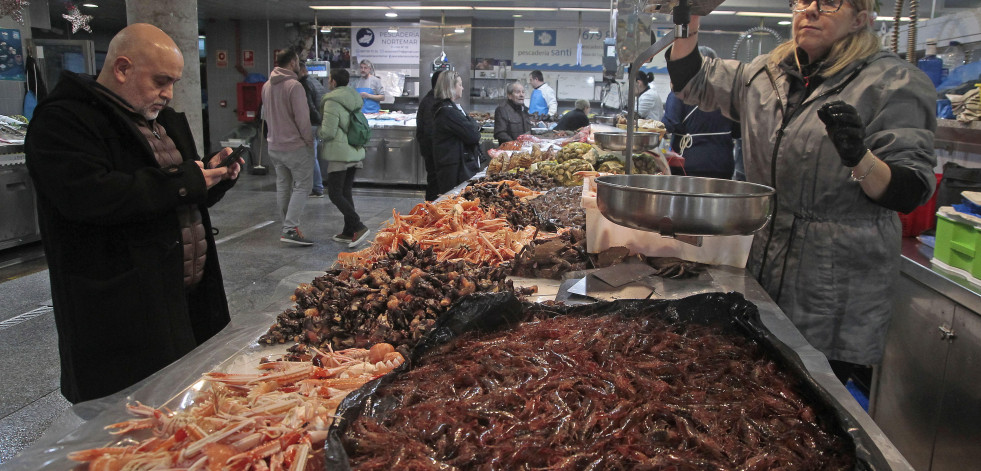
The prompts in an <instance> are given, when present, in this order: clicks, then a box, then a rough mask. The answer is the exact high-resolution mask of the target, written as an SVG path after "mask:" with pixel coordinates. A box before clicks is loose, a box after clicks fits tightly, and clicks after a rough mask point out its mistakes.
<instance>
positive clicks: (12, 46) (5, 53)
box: [0, 29, 26, 82]
mask: <svg viewBox="0 0 981 471" xmlns="http://www.w3.org/2000/svg"><path fill="white" fill-rule="evenodd" d="M0 80H19V81H21V82H23V81H24V80H26V75H25V73H24V55H23V50H22V49H21V44H20V30H19V29H0Z"/></svg>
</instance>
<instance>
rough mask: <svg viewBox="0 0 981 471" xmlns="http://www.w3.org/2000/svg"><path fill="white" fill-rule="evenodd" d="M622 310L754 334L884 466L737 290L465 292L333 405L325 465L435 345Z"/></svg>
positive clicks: (341, 462)
mask: <svg viewBox="0 0 981 471" xmlns="http://www.w3.org/2000/svg"><path fill="white" fill-rule="evenodd" d="M614 313H616V314H620V315H623V316H625V317H632V316H651V317H657V318H659V319H662V320H665V321H669V322H676V323H684V324H700V325H711V326H715V327H717V328H720V329H721V330H722V331H723V332H724V333H726V334H731V335H738V336H743V337H746V338H749V339H751V340H754V341H756V342H757V343H758V344H759V345H760V346H761V347H762V348H763V350H764V351H765V353H766V355H767V356H768V357H769V358H770V359H772V360H774V361H775V362H776V363H777V364H778V365H780V366H781V367H782V368H784V369H786V370H787V371H789V372H791V373H792V374H793V375H794V376H795V377H796V378H797V379H798V380H800V382H801V384H800V392H801V394H802V395H803V397H804V398H805V399H806V400H807V401H808V404H809V405H810V406H812V407H813V408H814V410H815V412H816V413H817V415H818V417H819V420H824V421H828V423H830V424H831V425H832V427H831V428H832V429H833V430H835V431H836V432H837V433H838V434H839V435H840V436H842V437H844V438H845V439H846V440H847V441H849V442H851V443H853V444H854V447H855V468H854V469H857V470H887V469H890V466H889V464H888V463H887V461H886V459H885V457H884V456H883V455H882V453H881V452H880V451H879V449H878V447H877V446H876V445H875V444H874V442H873V441H872V439H871V437H870V436H869V435H868V433H866V431H865V430H863V429H862V427H861V425H859V423H858V422H857V421H856V420H855V419H854V418H853V417H852V416H851V414H849V413H848V412H847V411H845V409H844V408H843V407H842V406H841V405H840V404H839V403H838V402H837V401H836V400H835V399H834V397H833V396H832V395H831V394H829V393H828V392H827V391H825V390H824V389H823V388H822V387H821V386H820V385H819V384H818V383H817V381H815V379H814V378H813V377H812V376H811V374H810V372H808V371H807V369H806V368H805V366H804V365H803V363H802V362H801V360H800V358H799V357H798V355H797V353H796V352H794V351H793V350H792V349H791V348H789V347H787V346H786V345H785V344H783V342H781V341H780V340H778V339H777V338H776V337H775V336H774V335H773V334H772V333H770V331H769V330H768V329H766V327H764V326H763V323H762V322H761V320H760V314H759V310H758V309H757V307H756V306H755V305H754V304H753V303H751V302H749V301H747V300H746V299H745V298H744V297H743V296H742V295H741V294H739V293H707V294H698V295H694V296H689V297H687V298H683V299H677V300H619V301H613V302H599V303H590V304H585V305H578V306H545V305H538V304H528V303H522V302H521V301H519V300H518V299H517V298H515V297H514V296H513V295H511V294H509V293H496V294H478V295H471V296H468V297H465V298H463V299H461V300H460V301H459V303H458V304H457V305H456V306H454V307H453V308H452V309H451V310H450V311H448V312H447V313H446V314H444V315H443V316H442V317H441V318H440V319H439V320H438V321H437V324H436V325H435V326H434V328H433V330H432V331H431V332H430V333H429V334H428V335H427V336H426V338H424V339H423V340H422V341H421V342H420V343H419V344H418V345H417V346H416V348H415V349H414V350H413V351H412V352H411V354H410V356H409V358H408V361H406V362H405V363H403V364H402V365H401V366H400V367H399V368H397V369H395V370H394V371H392V372H391V373H390V374H388V375H385V376H383V377H381V378H378V379H377V380H375V381H372V382H370V383H368V384H366V385H365V386H363V387H362V388H360V389H358V390H357V391H354V392H352V393H351V394H349V395H348V396H347V398H346V399H345V400H344V402H343V403H341V405H340V407H339V408H338V410H337V415H338V418H337V419H335V421H334V424H333V425H332V426H331V428H330V432H329V434H328V436H327V442H326V444H325V447H324V453H325V457H326V465H327V469H328V470H349V469H351V467H350V465H349V462H348V456H347V453H346V451H345V450H344V446H343V444H342V440H341V437H342V436H343V435H344V433H345V432H346V430H347V428H348V426H349V425H350V424H352V423H353V422H354V421H355V420H357V419H358V418H359V417H360V416H362V415H365V414H367V415H368V416H369V417H383V416H384V415H385V414H386V413H388V412H389V411H391V410H393V409H394V408H396V407H398V406H399V404H398V403H397V401H398V400H397V399H395V398H390V397H389V398H385V399H382V400H379V399H378V398H377V397H376V392H377V391H378V389H379V388H381V387H382V386H384V385H387V384H389V383H391V382H392V381H394V380H395V379H396V378H397V377H398V375H400V374H402V373H403V372H405V371H408V370H409V369H411V368H412V365H414V364H415V363H416V362H418V360H419V359H420V358H421V357H422V356H423V355H425V354H426V353H428V352H430V351H432V350H433V349H438V348H440V347H442V346H444V345H446V344H448V343H449V342H450V341H452V340H453V339H455V338H456V337H457V336H459V335H461V334H463V333H468V332H491V331H496V330H499V329H508V328H511V327H512V326H515V325H517V324H519V323H521V322H524V321H526V320H529V319H532V318H542V317H549V316H562V315H576V316H586V315H606V314H614Z"/></svg>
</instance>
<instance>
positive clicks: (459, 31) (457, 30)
mask: <svg viewBox="0 0 981 471" xmlns="http://www.w3.org/2000/svg"><path fill="white" fill-rule="evenodd" d="M453 32H454V33H463V32H465V31H464V29H463V28H457V29H454V30H453Z"/></svg>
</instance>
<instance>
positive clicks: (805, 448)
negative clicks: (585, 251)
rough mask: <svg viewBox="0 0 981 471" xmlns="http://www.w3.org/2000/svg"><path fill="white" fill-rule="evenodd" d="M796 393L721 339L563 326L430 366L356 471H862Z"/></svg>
mask: <svg viewBox="0 0 981 471" xmlns="http://www.w3.org/2000/svg"><path fill="white" fill-rule="evenodd" d="M796 383H797V381H796V380H795V379H793V377H792V376H790V374H789V373H786V372H784V371H782V370H781V369H780V368H778V367H777V365H776V364H775V363H773V362H772V361H771V360H769V359H767V358H766V357H765V355H764V354H763V352H762V349H761V348H759V347H758V346H757V345H756V344H755V343H753V342H752V341H750V340H746V339H743V338H735V337H733V336H730V335H726V334H723V333H721V332H720V331H719V330H718V329H715V328H711V327H704V326H698V325H693V324H689V325H680V324H667V323H665V322H663V321H660V320H658V319H655V318H647V317H641V318H624V317H622V316H619V315H612V316H594V317H577V316H560V317H555V318H551V319H546V320H540V321H531V322H526V323H523V324H521V325H519V326H517V327H515V328H514V329H511V330H507V331H504V332H498V333H491V334H483V335H480V336H476V335H469V334H468V335H466V336H462V337H460V338H458V339H457V340H456V341H455V343H454V344H453V345H452V347H451V348H449V349H442V350H441V351H439V352H434V353H431V354H430V355H428V356H426V357H423V358H422V359H421V360H420V361H419V362H418V364H417V366H416V367H415V368H414V369H412V370H411V371H408V372H407V373H405V374H402V375H401V376H400V377H399V378H397V379H395V381H394V382H392V383H390V384H388V385H385V386H382V387H381V389H379V391H378V397H377V401H376V402H375V403H376V404H384V403H385V401H386V400H394V401H396V402H397V403H398V404H399V405H398V406H397V407H395V408H394V409H392V410H387V411H386V412H382V413H379V414H378V415H377V416H376V417H375V418H372V417H368V416H362V417H360V418H358V419H357V420H356V421H354V422H353V423H352V424H351V425H350V427H349V428H348V429H347V431H346V433H345V435H344V438H343V442H344V446H345V449H346V451H347V453H348V456H349V458H350V463H351V465H352V468H355V469H408V468H420V469H421V468H427V469H448V468H459V469H468V468H481V469H676V470H685V469H699V470H703V469H746V470H755V469H815V470H817V469H821V470H837V469H850V468H851V467H852V464H853V461H854V445H853V444H852V442H851V441H850V440H848V439H847V438H844V437H843V436H841V435H838V434H836V433H835V432H834V431H833V430H832V428H831V426H830V425H829V424H827V423H825V422H827V421H826V420H823V419H820V418H819V417H818V414H816V413H815V409H814V408H813V407H812V406H809V405H807V404H806V403H805V401H804V399H803V398H802V396H801V395H800V394H799V393H797V392H795V389H796Z"/></svg>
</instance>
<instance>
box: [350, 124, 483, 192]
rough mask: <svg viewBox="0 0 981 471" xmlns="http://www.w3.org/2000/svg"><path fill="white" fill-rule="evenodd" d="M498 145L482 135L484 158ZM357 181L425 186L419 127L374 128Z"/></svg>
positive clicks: (393, 126)
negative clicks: (487, 152)
mask: <svg viewBox="0 0 981 471" xmlns="http://www.w3.org/2000/svg"><path fill="white" fill-rule="evenodd" d="M495 144H496V142H495V141H494V140H493V136H492V135H486V136H485V135H481V148H482V149H483V150H484V153H485V156H486V151H487V149H489V148H492V147H495ZM487 160H489V158H488V159H487ZM484 164H485V165H486V162H484ZM355 182H356V183H374V184H382V185H385V184H389V185H425V184H426V166H425V164H424V163H423V161H422V154H420V153H419V143H418V142H416V127H415V126H406V125H386V126H372V128H371V140H369V141H368V145H366V146H365V159H364V168H362V169H361V170H358V174H357V176H356V177H355Z"/></svg>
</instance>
